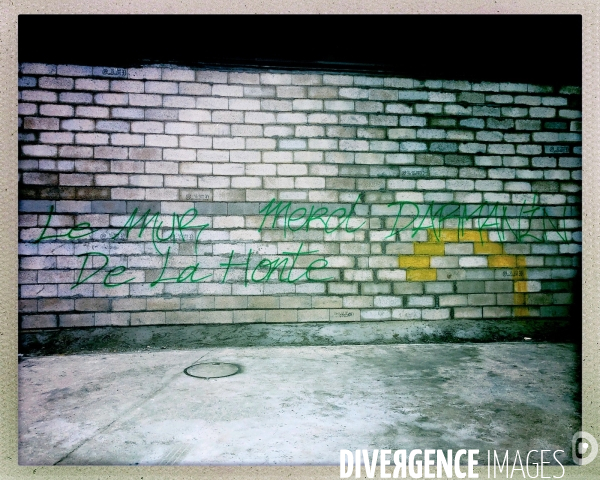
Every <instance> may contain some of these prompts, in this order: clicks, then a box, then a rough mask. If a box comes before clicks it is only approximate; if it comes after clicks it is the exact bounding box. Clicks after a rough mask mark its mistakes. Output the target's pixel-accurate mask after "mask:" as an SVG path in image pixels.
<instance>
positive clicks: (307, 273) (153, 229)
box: [33, 194, 568, 289]
mask: <svg viewBox="0 0 600 480" xmlns="http://www.w3.org/2000/svg"><path fill="white" fill-rule="evenodd" d="M363 198H364V196H363V194H359V195H358V196H357V198H356V200H355V201H354V202H353V203H352V205H350V206H349V207H337V208H333V209H332V207H330V206H326V205H311V206H310V208H308V207H307V206H296V207H294V205H293V204H292V203H291V202H283V201H277V200H276V199H275V198H273V199H271V200H270V201H269V202H268V203H267V204H266V205H265V206H264V207H262V208H261V209H260V210H259V214H260V215H261V216H262V217H261V222H260V226H259V227H258V229H257V230H258V232H262V231H264V230H265V229H282V230H283V236H284V238H285V237H286V235H287V234H288V232H297V231H306V232H308V231H309V230H311V229H322V230H323V232H324V234H325V235H330V234H334V233H335V232H338V231H343V232H346V233H347V234H351V233H354V232H357V231H358V230H360V229H364V227H365V225H366V224H368V221H369V218H368V216H367V217H366V218H365V216H364V215H363V216H358V215H357V212H356V210H357V205H358V204H359V203H360V202H361V201H362V200H363ZM385 207H386V208H387V209H389V210H388V212H387V215H386V218H393V223H392V226H391V228H389V229H388V230H387V231H386V232H387V235H386V236H385V237H384V239H385V240H386V241H390V239H391V240H393V239H397V238H399V234H400V233H401V232H403V231H408V232H412V233H411V238H412V237H415V236H416V235H417V233H419V232H420V231H427V232H428V233H427V235H428V238H429V243H430V244H431V243H435V242H437V243H441V244H442V245H441V247H442V248H443V242H444V241H447V239H448V238H449V236H450V237H453V238H454V237H456V238H455V240H454V241H461V240H466V239H467V238H466V237H468V238H469V239H471V237H472V236H473V235H474V234H476V235H477V237H478V238H477V240H478V241H479V242H480V243H481V245H480V248H479V249H480V250H481V249H482V248H484V249H485V248H487V249H492V250H493V249H494V248H497V247H493V244H494V242H492V241H491V239H490V238H489V233H490V232H492V231H495V232H497V239H498V240H497V242H503V241H505V240H506V236H507V235H511V241H513V242H517V243H520V242H545V241H547V240H548V234H549V233H550V232H554V233H555V235H556V236H557V237H558V240H559V241H565V242H566V241H568V240H567V231H566V230H565V227H564V222H565V216H566V212H567V211H566V209H567V207H566V206H565V207H563V211H562V219H561V218H559V217H558V216H557V212H556V208H554V210H553V211H552V212H549V211H548V209H547V207H545V206H541V205H538V204H537V197H534V199H533V201H532V203H530V204H526V203H523V204H522V205H520V206H507V205H500V204H489V203H481V204H475V205H474V204H456V203H446V204H442V205H435V204H434V203H431V204H429V205H419V204H416V203H413V202H404V201H400V202H393V203H390V204H388V205H387V206H385ZM515 209H516V210H515ZM53 215H55V211H54V207H52V206H51V207H50V209H49V212H48V216H47V219H46V222H45V225H44V227H43V228H42V231H41V233H40V235H39V236H38V238H37V239H36V240H34V242H33V243H40V242H43V241H57V240H59V241H79V240H82V239H89V238H91V237H92V235H94V234H95V233H96V232H97V231H98V230H101V229H99V228H94V227H92V225H91V224H90V223H89V222H80V223H78V224H77V225H75V226H74V227H72V228H69V229H66V231H64V232H63V233H58V232H57V231H56V229H54V228H52V227H51V226H50V225H51V223H52V217H53ZM372 216H373V215H372ZM166 218H167V219H169V221H166V220H165V216H164V215H161V214H160V213H159V212H154V213H153V212H152V211H151V210H150V209H148V210H147V211H146V212H144V213H143V214H142V213H140V212H139V211H138V209H137V208H136V209H135V210H134V211H133V212H132V213H131V214H130V215H129V217H128V218H127V219H126V221H125V223H124V224H123V225H122V226H120V227H118V228H117V230H116V232H115V233H114V234H112V235H109V236H103V238H106V240H107V241H125V240H130V239H132V240H135V239H136V238H137V239H138V240H139V241H145V239H149V241H150V242H151V244H152V248H153V251H154V253H155V254H156V255H158V256H160V257H161V258H162V266H161V268H160V273H159V274H158V277H157V278H156V279H155V280H154V281H152V282H151V283H150V286H151V287H155V286H156V285H158V284H159V283H167V282H174V283H187V282H189V283H198V282H201V281H203V280H206V279H208V278H209V277H211V276H212V275H213V274H212V273H206V272H204V273H202V271H201V270H202V269H201V267H200V262H199V261H197V262H195V263H191V264H189V265H187V266H185V267H183V268H182V269H180V270H178V271H177V273H176V274H173V273H168V272H172V271H173V270H174V269H173V268H172V266H171V265H170V264H169V259H170V257H171V248H172V247H173V246H174V245H175V244H177V243H179V242H189V241H191V242H193V245H194V254H195V256H196V259H198V258H199V257H200V258H202V256H199V255H198V247H199V245H200V244H201V242H202V238H201V236H202V233H203V232H205V231H208V230H210V224H208V223H202V222H201V220H200V219H201V217H200V215H199V212H198V210H197V209H196V208H193V207H192V208H190V209H188V210H187V211H185V212H184V213H182V214H178V213H172V214H171V215H170V218H169V216H166ZM534 220H537V222H538V227H539V228H536V229H533V227H532V225H533V221H534ZM451 221H452V222H454V224H455V227H454V228H453V229H448V228H447V226H445V225H446V224H447V223H448V222H451ZM561 221H562V222H563V226H562V228H561V227H560V222H561ZM467 226H468V228H466V227H467ZM449 232H450V233H449ZM143 239H144V240H143ZM496 245H498V244H497V243H496ZM415 248H425V247H415ZM427 248H430V249H433V250H436V248H437V249H439V246H438V247H434V246H430V247H427ZM433 250H432V251H433ZM318 254H319V251H318V250H309V249H308V248H307V247H306V246H305V244H304V242H301V243H300V246H299V248H297V249H295V251H283V252H281V254H280V255H279V256H277V257H275V258H257V252H253V251H252V249H251V248H250V249H249V250H248V252H247V253H246V254H244V256H243V258H241V259H240V258H239V257H240V256H239V255H237V258H236V251H235V250H231V252H230V254H229V256H228V259H227V261H226V262H223V263H220V264H219V265H220V267H222V268H223V269H224V275H223V278H222V279H221V283H225V282H227V281H233V280H231V275H230V273H231V271H232V270H243V272H244V275H243V283H244V285H246V286H247V285H248V284H249V283H262V282H268V281H278V282H283V283H291V284H293V283H296V282H299V281H308V282H326V281H329V280H332V279H334V277H323V276H320V275H319V274H318V272H319V271H320V270H324V269H326V268H327V267H328V266H329V263H328V261H327V259H326V258H324V257H320V258H316V259H313V260H312V262H311V263H309V264H308V265H306V266H304V267H299V262H298V260H299V259H301V258H304V259H308V260H310V259H311V257H309V256H311V255H312V256H316V255H318ZM78 257H80V258H81V267H80V269H79V273H78V276H77V279H76V280H75V282H74V283H73V285H72V286H71V288H72V289H74V288H77V287H78V286H80V285H82V284H84V283H86V282H90V281H92V279H94V280H97V279H98V278H102V285H104V286H105V287H107V288H111V287H118V286H119V285H123V284H126V283H130V282H132V281H134V280H135V277H134V276H131V275H132V273H131V269H130V268H128V267H127V266H126V265H117V266H114V267H111V268H108V265H109V263H111V257H110V255H107V254H106V253H103V252H99V251H96V250H90V251H87V252H84V253H82V254H80V255H78ZM490 258H491V257H490ZM422 260H423V259H422V258H419V257H418V254H417V255H416V256H415V258H414V259H413V261H414V262H417V263H418V261H422ZM490 261H495V260H494V259H491V260H490ZM408 263H410V261H409V262H408ZM515 266H516V265H515ZM399 267H402V265H399ZM322 273H326V272H322ZM413 275H417V272H413ZM420 275H425V274H424V273H421V274H420ZM427 275H432V274H431V273H427ZM427 275H426V276H427ZM427 279H429V278H427Z"/></svg>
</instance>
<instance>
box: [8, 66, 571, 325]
mask: <svg viewBox="0 0 600 480" xmlns="http://www.w3.org/2000/svg"><path fill="white" fill-rule="evenodd" d="M580 132H581V94H580V90H579V89H578V88H575V87H569V86H564V87H551V86H543V85H526V84H514V83H490V82H481V83H470V82H467V81H451V80H447V81H446V80H444V81H441V80H428V81H423V80H414V79H408V78H396V77H384V76H364V75H349V74H334V73H302V72H298V73H275V72H265V71H262V72H258V71H250V70H249V71H216V70H214V71H208V70H200V69H196V70H194V69H182V68H171V67H146V68H136V69H129V70H125V69H120V68H111V67H106V68H98V67H85V66H72V65H71V66H69V65H46V64H22V65H21V66H20V80H19V186H20V199H19V236H20V238H19V252H20V258H19V274H20V285H19V289H20V292H19V295H20V297H19V298H20V314H21V315H20V318H21V320H20V321H21V328H22V329H47V328H56V327H85V326H106V325H120V326H128V325H130V326H136V325H155V324H191V323H238V322H337V321H341V322H347V321H373V320H402V319H406V320H410V319H423V320H436V319H440V320H441V319H444V320H446V319H499V318H503V319H506V318H522V317H525V318H529V317H543V318H558V317H567V316H568V315H569V312H570V309H571V305H572V304H573V294H574V293H576V292H577V289H578V286H577V282H578V281H579V280H577V276H578V273H579V269H580V265H579V259H580V252H581V240H582V239H581V213H580V206H581V195H580V192H581V175H582V170H581V134H580Z"/></svg>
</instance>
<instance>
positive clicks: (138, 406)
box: [53, 348, 215, 465]
mask: <svg viewBox="0 0 600 480" xmlns="http://www.w3.org/2000/svg"><path fill="white" fill-rule="evenodd" d="M214 350H215V349H214V348H212V349H210V350H208V351H207V352H206V353H204V355H202V356H200V358H198V359H197V360H194V361H193V362H192V363H191V364H190V365H193V364H195V363H198V362H199V361H200V360H202V359H203V358H204V357H206V356H207V355H208V354H209V353H211V352H212V351H214ZM184 368H185V367H184ZM182 373H183V368H182V369H181V371H179V372H177V373H175V374H174V375H171V377H169V379H168V380H166V381H165V382H164V383H163V385H162V386H160V387H158V388H157V389H156V390H154V391H153V392H151V393H150V394H149V395H148V396H147V397H146V398H143V399H142V400H140V401H139V402H137V403H135V404H134V405H132V406H131V407H130V408H128V409H127V410H126V411H125V412H123V413H122V414H121V415H120V416H118V417H117V418H115V419H114V420H113V421H112V422H109V423H108V424H106V425H105V426H104V427H102V428H100V429H98V430H97V431H96V432H94V433H93V434H92V435H90V436H88V437H87V438H86V439H85V440H83V441H82V442H79V444H77V446H76V447H75V448H73V449H72V450H71V451H70V452H68V453H67V454H66V455H63V456H62V457H61V458H60V460H58V461H56V462H54V463H53V465H60V463H61V462H63V461H65V460H66V459H67V458H69V456H70V455H72V454H73V453H74V452H76V451H77V450H79V449H80V448H81V447H82V446H83V445H85V444H86V443H87V442H89V441H90V440H91V439H92V438H94V437H96V436H97V435H102V433H104V432H105V431H106V430H108V429H109V428H110V427H111V426H112V425H113V424H114V423H115V422H117V421H118V420H119V419H121V418H123V417H125V416H127V415H128V414H129V413H130V412H132V411H134V410H135V409H137V408H140V407H141V406H142V405H143V404H144V403H146V402H148V401H150V400H151V399H152V398H153V397H155V396H156V395H158V394H159V393H160V392H162V391H163V390H164V389H165V388H166V387H168V386H169V385H170V384H171V383H172V382H173V380H175V378H176V377H177V376H178V375H181V374H182ZM186 453H187V452H186Z"/></svg>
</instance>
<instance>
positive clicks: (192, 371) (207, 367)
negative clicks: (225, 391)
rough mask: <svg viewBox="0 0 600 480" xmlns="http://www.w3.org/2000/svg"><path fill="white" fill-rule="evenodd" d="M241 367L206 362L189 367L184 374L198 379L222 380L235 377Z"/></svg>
mask: <svg viewBox="0 0 600 480" xmlns="http://www.w3.org/2000/svg"><path fill="white" fill-rule="evenodd" d="M239 371H240V367H239V366H238V365H236V364H235V363H221V362H206V363H196V364H194V365H191V366H189V367H187V368H186V369H185V370H184V371H183V373H185V374H186V375H189V376H190V377H196V378H220V377H229V376H231V375H235V374H236V373H238V372H239Z"/></svg>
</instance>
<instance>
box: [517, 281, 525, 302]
mask: <svg viewBox="0 0 600 480" xmlns="http://www.w3.org/2000/svg"><path fill="white" fill-rule="evenodd" d="M515 292H527V282H515ZM515 304H517V303H516V302H515Z"/></svg>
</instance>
